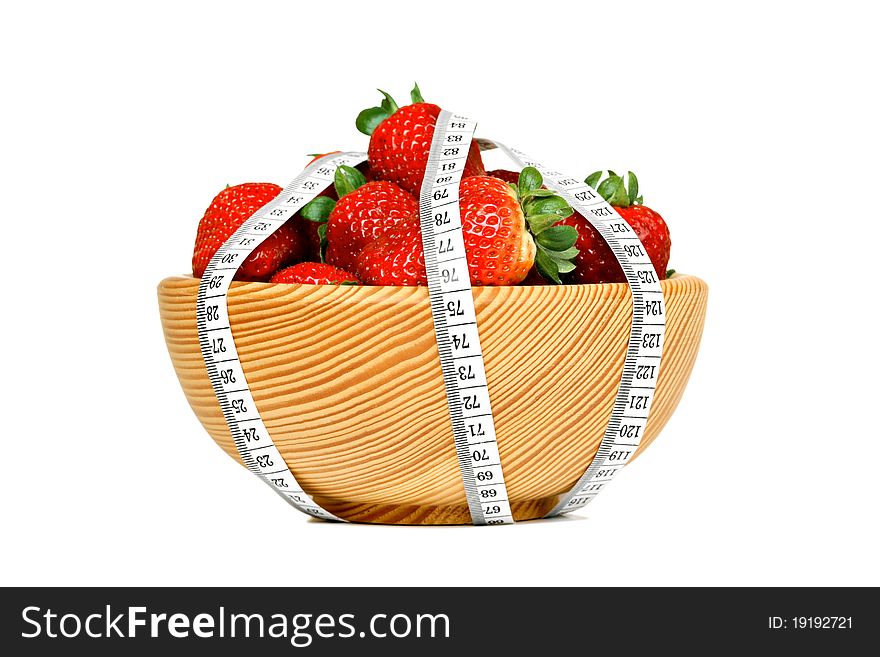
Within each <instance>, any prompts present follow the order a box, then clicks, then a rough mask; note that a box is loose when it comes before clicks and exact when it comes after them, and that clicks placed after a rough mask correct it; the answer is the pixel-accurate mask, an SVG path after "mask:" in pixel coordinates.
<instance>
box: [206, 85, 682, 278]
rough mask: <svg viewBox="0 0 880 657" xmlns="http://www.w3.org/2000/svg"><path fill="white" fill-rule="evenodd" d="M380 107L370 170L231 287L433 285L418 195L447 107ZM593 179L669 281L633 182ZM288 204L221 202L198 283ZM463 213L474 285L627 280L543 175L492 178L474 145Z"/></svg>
mask: <svg viewBox="0 0 880 657" xmlns="http://www.w3.org/2000/svg"><path fill="white" fill-rule="evenodd" d="M381 93H382V94H383V95H384V99H383V100H382V103H381V104H380V105H379V106H378V107H371V108H369V109H366V110H364V111H363V112H361V113H360V114H359V115H358V117H357V120H356V125H357V127H358V129H359V130H360V131H361V132H363V133H364V134H366V135H368V136H369V137H370V145H369V150H368V160H367V162H365V163H364V164H362V165H361V166H359V167H358V168H352V167H347V166H342V167H339V169H338V170H337V172H336V177H335V180H334V185H333V187H332V188H330V189H327V190H325V191H324V192H322V193H321V195H320V196H318V197H317V198H315V199H314V200H313V201H311V202H310V203H309V204H307V205H306V206H305V207H303V208H302V210H300V212H299V213H297V215H296V216H294V217H293V218H292V219H290V220H289V221H288V222H287V223H286V224H284V226H282V227H281V228H280V229H279V230H278V231H277V232H275V233H274V234H273V235H272V236H271V237H269V238H268V239H267V240H266V241H265V242H263V244H261V245H260V247H259V248H258V249H257V250H256V251H254V252H253V253H252V254H251V255H250V256H249V257H248V258H247V260H245V262H244V263H243V264H242V266H241V268H240V269H239V271H238V273H237V274H236V278H237V279H238V280H248V281H269V282H272V283H299V284H312V285H333V284H355V285H356V284H366V285H426V284H427V280H426V277H425V257H424V252H423V251H422V241H421V234H420V230H419V203H418V200H417V199H418V194H419V190H420V188H421V185H422V179H423V177H424V175H425V166H426V164H427V161H428V151H429V149H430V146H431V139H432V137H433V134H434V125H435V123H436V122H437V116H438V115H439V113H440V108H439V107H438V106H437V105H433V104H431V103H426V102H425V101H424V99H423V98H422V96H421V92H420V91H419V88H418V85H416V87H415V88H414V89H413V91H412V93H411V97H412V104H411V105H406V106H404V107H398V105H397V103H396V102H395V101H394V99H393V98H392V97H391V96H389V95H388V94H387V93H385V92H381ZM603 174H604V172H602V171H597V172H595V173H593V174H591V175H590V176H588V177H587V178H586V182H587V183H588V184H589V185H591V186H592V187H594V188H596V189H597V191H598V192H599V193H600V194H601V195H602V196H603V197H604V198H605V200H606V201H608V202H609V203H610V204H611V205H613V206H614V207H615V208H616V209H617V211H618V213H619V214H620V215H621V216H622V217H623V218H624V219H625V220H626V221H627V223H629V225H630V226H631V227H632V228H633V230H634V231H635V232H636V234H637V235H638V236H639V238H640V239H641V241H642V244H643V245H644V246H645V249H646V250H647V253H648V255H649V256H650V258H651V262H652V263H653V265H654V268H655V269H656V271H657V275H658V277H659V278H665V277H666V274H667V272H666V266H667V264H668V262H669V248H670V239H669V229H668V228H667V226H666V222H664V221H663V218H662V217H661V216H660V215H659V214H658V213H657V212H655V211H653V210H651V209H650V208H649V207H647V206H646V205H644V204H643V203H642V197H641V196H640V195H639V185H638V179H637V178H636V176H635V174H633V173H629V174H628V175H627V180H626V181H624V179H623V177H621V176H619V175H617V174H616V173H614V172H613V171H608V173H607V176H605V177H604V178H603ZM280 193H281V187H279V186H278V185H274V184H272V183H244V184H241V185H236V186H234V187H227V188H226V189H224V190H223V191H221V192H220V193H219V194H218V195H217V196H216V197H215V198H214V200H213V201H212V202H211V205H210V206H209V207H208V209H207V210H205V214H204V216H203V217H202V219H201V221H200V222H199V228H198V233H197V235H196V244H195V249H194V251H193V275H194V276H196V277H201V275H202V274H203V273H204V271H205V268H206V267H207V266H208V262H209V261H210V259H211V257H212V256H213V255H214V253H215V252H216V251H217V249H218V248H219V247H220V246H221V245H222V244H223V243H224V242H225V241H226V240H227V239H229V237H230V236H231V235H232V233H233V232H235V230H236V229H237V228H238V227H239V226H240V225H241V224H242V223H244V222H245V221H246V220H247V219H248V218H249V217H250V216H251V215H252V214H253V213H254V212H256V211H257V210H259V209H260V208H261V207H262V206H264V205H265V204H266V203H268V202H269V201H271V200H272V199H273V198H275V197H276V196H277V195H278V194H280ZM460 208H461V219H462V227H463V233H464V241H465V247H466V251H467V258H468V268H469V271H470V279H471V284H472V285H518V284H524V285H549V284H559V283H616V282H623V281H624V280H625V278H624V275H623V271H622V270H621V269H620V265H619V264H618V263H617V260H616V259H615V258H614V255H613V254H612V253H611V250H610V249H609V248H608V246H607V245H606V244H605V241H604V240H603V239H602V238H601V237H600V236H599V234H598V233H597V232H596V231H595V230H594V229H593V227H592V226H591V225H590V223H589V222H588V221H587V220H586V219H585V218H584V217H583V216H581V215H580V214H578V213H577V212H574V211H573V210H572V209H571V207H570V206H569V205H568V203H566V201H565V200H564V199H562V198H561V197H559V196H557V195H556V194H554V193H553V192H551V191H550V190H547V189H545V188H544V187H543V181H542V179H541V174H540V173H538V171H537V170H536V169H534V168H531V167H527V168H526V169H523V170H522V171H520V172H516V171H507V170H496V171H489V172H487V171H486V170H485V167H484V166H483V161H482V158H481V157H480V150H479V148H478V147H477V144H476V142H472V143H471V146H470V151H469V153H468V159H467V163H466V165H465V171H464V178H463V179H462V182H461V187H460Z"/></svg>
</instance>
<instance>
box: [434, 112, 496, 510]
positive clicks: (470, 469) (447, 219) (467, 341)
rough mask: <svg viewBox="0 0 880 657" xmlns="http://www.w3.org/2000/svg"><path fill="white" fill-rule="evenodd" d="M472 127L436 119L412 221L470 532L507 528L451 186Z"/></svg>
mask: <svg viewBox="0 0 880 657" xmlns="http://www.w3.org/2000/svg"><path fill="white" fill-rule="evenodd" d="M476 127H477V124H476V123H475V122H474V121H471V120H470V119H467V118H465V117H463V116H458V115H453V114H451V113H450V112H447V111H446V110H442V111H441V112H440V115H439V116H438V117H437V123H436V125H435V126H434V138H433V140H432V142H431V151H430V154H429V155H428V164H427V167H426V168H425V178H424V181H423V182H422V190H421V195H420V198H419V220H420V222H421V228H422V246H423V247H424V251H425V272H426V274H427V278H428V294H429V296H430V298H431V315H432V316H433V319H434V332H435V333H436V335H437V347H438V348H439V350H440V367H441V369H442V370H443V383H444V385H445V386H446V402H447V404H448V406H449V417H450V419H451V420H452V435H453V438H454V439H455V451H456V452H457V454H458V465H459V468H460V469H461V478H462V481H463V482H464V492H465V497H466V498H467V503H468V509H470V512H471V520H472V521H473V523H474V524H475V525H503V524H508V523H512V522H513V514H512V513H511V511H510V502H509V501H508V497H507V486H505V484H504V473H503V472H502V470H501V456H500V455H499V453H498V443H497V442H496V440H495V422H494V420H493V418H492V407H491V405H490V403H489V387H488V385H487V384H486V367H485V365H484V364H483V351H482V349H481V347H480V335H479V331H478V330H477V315H476V310H475V309H474V294H473V290H472V289H471V278H470V273H469V271H468V263H467V254H466V253H465V249H464V234H463V233H462V226H461V213H460V212H459V206H458V200H459V199H458V186H459V183H460V182H461V176H462V174H463V173H464V164H465V162H466V161H467V157H468V152H469V150H470V146H471V139H472V138H473V136H474V130H475V129H476Z"/></svg>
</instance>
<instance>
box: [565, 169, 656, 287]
mask: <svg viewBox="0 0 880 657" xmlns="http://www.w3.org/2000/svg"><path fill="white" fill-rule="evenodd" d="M608 174H609V176H608V178H606V179H605V180H603V181H602V182H601V183H600V184H599V186H598V187H597V188H596V191H598V192H599V193H600V194H601V195H602V197H603V198H604V199H605V200H606V201H608V202H609V203H610V204H611V205H612V206H614V209H615V210H617V212H618V213H619V214H620V216H621V217H623V218H624V219H625V220H626V222H627V223H628V224H629V225H630V227H631V228H632V229H633V230H634V231H635V232H636V235H638V236H639V239H640V240H641V241H642V245H643V246H644V247H645V250H646V252H647V253H648V257H649V258H651V263H652V264H653V265H654V269H655V270H656V272H657V276H658V277H659V279H661V280H662V279H664V278H666V266H667V265H668V264H669V249H670V246H671V241H670V238H669V228H668V227H667V225H666V222H665V221H664V220H663V217H661V216H660V215H659V214H658V213H657V212H655V211H654V210H652V209H651V208H649V207H648V206H646V205H642V197H641V196H639V181H638V178H636V176H635V174H634V173H632V172H629V175H628V177H629V190H627V187H626V185H625V184H624V181H623V178H622V177H621V176H618V175H617V174H615V173H614V172H613V171H609V172H608ZM601 177H602V172H601V171H597V172H595V173H593V174H591V175H590V176H589V177H588V178H587V180H586V182H587V184H589V185H590V186H591V187H596V183H597V182H598V181H599V179H600V178H601ZM559 223H560V224H563V225H568V226H573V227H574V228H575V229H576V230H577V232H578V239H577V242H576V243H575V246H576V247H577V249H578V251H579V253H578V255H577V256H576V257H575V259H574V264H575V269H574V271H573V272H571V276H570V278H569V280H570V281H571V282H572V283H623V282H625V281H626V277H625V276H624V274H623V270H622V269H621V268H620V265H619V264H618V262H617V259H616V258H615V257H614V254H613V253H612V252H611V249H610V248H608V245H607V244H606V243H605V240H603V239H602V237H601V235H599V233H598V232H596V230H595V229H594V228H593V227H592V226H591V225H590V223H589V222H588V221H587V220H586V219H584V217H583V216H582V215H580V214H578V213H577V212H575V213H574V214H573V215H572V216H570V217H568V218H567V219H563V220H562V221H560V222H559Z"/></svg>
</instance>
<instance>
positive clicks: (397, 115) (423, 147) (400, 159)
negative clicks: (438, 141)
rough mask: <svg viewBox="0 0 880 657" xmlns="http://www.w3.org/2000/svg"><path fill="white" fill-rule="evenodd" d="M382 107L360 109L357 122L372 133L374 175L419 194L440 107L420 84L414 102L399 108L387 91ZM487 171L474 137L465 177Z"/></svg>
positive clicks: (412, 94)
mask: <svg viewBox="0 0 880 657" xmlns="http://www.w3.org/2000/svg"><path fill="white" fill-rule="evenodd" d="M379 91H380V92H381V93H382V94H383V95H384V96H385V99H384V100H383V101H382V104H381V105H380V106H379V107H371V108H369V109H366V110H364V111H363V112H361V113H360V114H359V115H358V117H357V121H356V122H355V124H356V125H357V128H358V130H360V131H361V132H363V133H364V134H365V135H369V136H370V147H369V150H368V156H369V161H370V168H371V169H372V171H373V174H374V175H375V176H376V177H377V178H379V179H380V180H387V181H390V182H393V183H396V184H398V185H400V186H401V187H403V189H405V190H406V191H408V192H409V193H410V194H414V195H417V194H418V193H419V190H420V189H421V187H422V179H423V178H424V177H425V166H426V165H427V163H428V152H429V151H430V149H431V139H432V138H433V137H434V125H435V124H436V123H437V116H438V115H439V114H440V108H439V107H438V106H437V105H434V104H432V103H426V102H425V101H424V99H423V98H422V95H421V92H420V91H419V86H418V85H416V86H415V88H414V89H413V90H412V92H411V97H412V102H413V104H412V105H406V106H404V107H401V108H398V107H397V103H396V102H394V99H393V98H392V97H391V96H389V95H388V94H387V93H385V92H384V91H382V90H381V89H380V90H379ZM485 172H486V169H485V167H484V166H483V160H482V158H481V157H480V149H479V147H478V146H477V142H476V141H474V140H471V144H470V149H469V151H468V158H467V161H466V162H465V165H464V176H465V177H468V176H481V175H484V174H485Z"/></svg>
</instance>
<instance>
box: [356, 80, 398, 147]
mask: <svg viewBox="0 0 880 657" xmlns="http://www.w3.org/2000/svg"><path fill="white" fill-rule="evenodd" d="M378 91H379V93H380V94H382V95H383V96H385V97H384V98H383V99H382V102H381V103H380V104H379V107H368V108H367V109H365V110H363V111H361V113H360V114H358V115H357V118H356V119H355V120H354V124H355V127H357V129H358V130H359V131H361V132H362V133H364V134H365V135H367V136H368V137H369V136H370V135H372V134H373V131H374V130H375V129H376V128H378V127H379V124H380V123H382V121H384V120H385V119H387V118H388V117H389V116H391V115H392V114H394V113H395V112H396V111H397V110H398V109H399V108H398V106H397V103H396V102H395V100H394V98H392V97H391V95H390V94H388V92H385V91H382V90H381V89H379V90H378Z"/></svg>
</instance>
